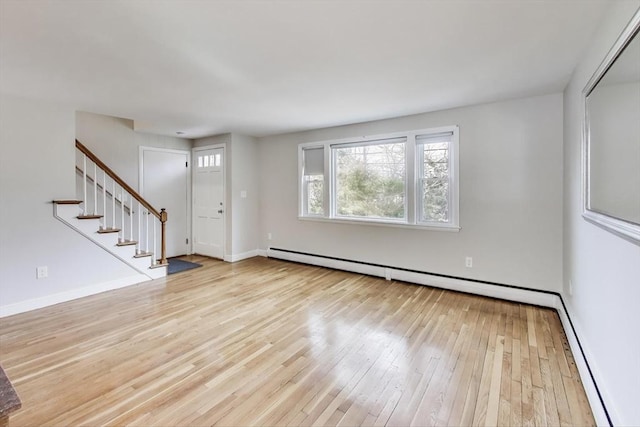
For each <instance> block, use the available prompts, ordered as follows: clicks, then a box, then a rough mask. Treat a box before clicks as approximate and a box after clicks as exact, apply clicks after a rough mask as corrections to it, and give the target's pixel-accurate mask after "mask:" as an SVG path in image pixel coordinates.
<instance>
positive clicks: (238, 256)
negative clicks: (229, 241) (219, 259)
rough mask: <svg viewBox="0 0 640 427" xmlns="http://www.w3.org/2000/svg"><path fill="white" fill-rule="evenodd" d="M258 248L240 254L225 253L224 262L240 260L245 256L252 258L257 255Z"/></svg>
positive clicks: (245, 257)
mask: <svg viewBox="0 0 640 427" xmlns="http://www.w3.org/2000/svg"><path fill="white" fill-rule="evenodd" d="M259 255H260V253H259V250H258V249H254V250H252V251H248V252H243V253H241V254H231V255H225V256H224V260H225V261H226V262H236V261H242V260H243V259H247V258H253V257H255V256H259Z"/></svg>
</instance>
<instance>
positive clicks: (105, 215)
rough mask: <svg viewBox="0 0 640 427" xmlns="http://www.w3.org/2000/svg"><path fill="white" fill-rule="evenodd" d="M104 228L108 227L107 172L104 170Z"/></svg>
mask: <svg viewBox="0 0 640 427" xmlns="http://www.w3.org/2000/svg"><path fill="white" fill-rule="evenodd" d="M102 228H107V172H105V171H102Z"/></svg>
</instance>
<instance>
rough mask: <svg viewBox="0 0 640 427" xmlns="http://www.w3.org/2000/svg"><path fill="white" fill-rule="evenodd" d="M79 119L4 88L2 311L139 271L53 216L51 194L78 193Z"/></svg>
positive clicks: (0, 140)
mask: <svg viewBox="0 0 640 427" xmlns="http://www.w3.org/2000/svg"><path fill="white" fill-rule="evenodd" d="M74 122H75V114H74V110H73V109H72V108H70V107H66V106H61V105H50V104H47V103H43V102H40V101H33V100H26V99H21V98H17V97H13V96H8V95H4V94H2V95H0V151H1V152H2V154H1V155H0V199H1V200H2V203H0V280H1V283H0V314H1V313H3V312H6V311H7V310H6V309H7V307H9V306H12V305H14V306H15V305H16V304H23V306H27V305H29V304H28V302H29V301H33V300H37V299H39V298H43V297H44V299H45V300H46V299H47V297H49V296H51V295H55V294H61V293H66V292H69V291H71V290H74V289H78V288H81V287H86V286H89V285H93V284H99V283H104V282H108V281H111V280H118V279H125V278H127V277H130V276H132V275H133V276H136V275H137V272H135V270H133V269H131V268H130V267H128V266H127V265H126V264H124V263H122V262H120V261H118V260H117V259H115V258H113V257H112V256H110V255H108V254H107V253H106V252H105V251H103V250H102V249H100V248H98V247H97V246H96V245H94V244H93V243H91V242H89V241H88V240H87V239H85V238H84V237H82V236H81V235H80V234H78V233H77V232H75V231H73V230H72V229H70V228H68V227H67V226H65V225H64V224H63V223H62V222H60V221H58V220H56V219H55V218H54V216H53V205H52V204H51V200H53V199H56V198H60V199H64V198H67V199H73V198H75V170H74V165H75V145H74V139H75V127H74ZM37 266H47V267H48V269H49V277H48V278H46V279H40V280H36V267H37ZM40 301H41V302H42V300H40ZM25 304H26V305H25ZM9 311H11V310H9Z"/></svg>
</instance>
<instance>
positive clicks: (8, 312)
mask: <svg viewBox="0 0 640 427" xmlns="http://www.w3.org/2000/svg"><path fill="white" fill-rule="evenodd" d="M148 280H149V278H148V277H147V276H146V275H144V274H137V275H135V276H130V277H125V278H122V279H117V280H111V281H109V282H103V283H97V284H95V285H90V286H84V287H81V288H76V289H71V290H68V291H65V292H59V293H57V294H52V295H46V296H43V297H39V298H33V299H29V300H26V301H20V302H17V303H14V304H7V305H2V306H0V318H2V317H7V316H12V315H14V314H19V313H25V312H27V311H31V310H37V309H39V308H44V307H48V306H50V305H55V304H60V303H62V302H67V301H71V300H74V299H78V298H82V297H86V296H89V295H95V294H99V293H102V292H107V291H112V290H114V289H120V288H124V287H127V286H131V285H136V284H138V283H141V282H146V281H148Z"/></svg>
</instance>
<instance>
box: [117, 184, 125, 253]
mask: <svg viewBox="0 0 640 427" xmlns="http://www.w3.org/2000/svg"><path fill="white" fill-rule="evenodd" d="M118 236H121V237H119V239H120V241H121V242H124V188H122V187H120V232H119V233H118Z"/></svg>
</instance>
